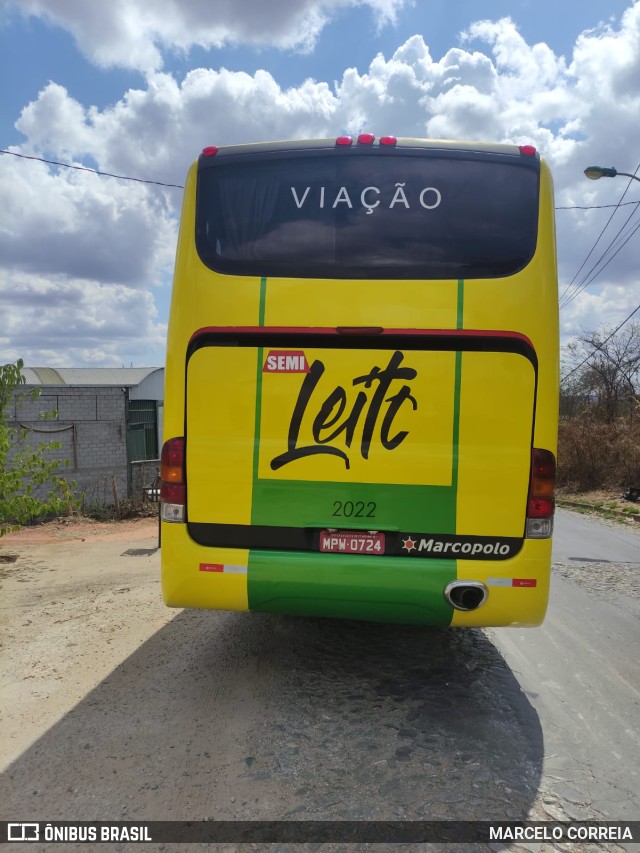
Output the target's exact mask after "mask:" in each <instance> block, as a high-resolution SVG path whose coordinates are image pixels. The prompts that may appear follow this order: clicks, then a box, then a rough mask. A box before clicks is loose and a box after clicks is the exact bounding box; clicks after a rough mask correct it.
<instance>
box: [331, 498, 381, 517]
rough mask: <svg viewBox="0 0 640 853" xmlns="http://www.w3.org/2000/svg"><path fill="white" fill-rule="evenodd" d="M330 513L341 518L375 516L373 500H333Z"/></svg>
mask: <svg viewBox="0 0 640 853" xmlns="http://www.w3.org/2000/svg"><path fill="white" fill-rule="evenodd" d="M331 515H332V516H336V517H341V518H375V517H376V505H375V503H374V502H373V501H369V503H365V502H364V501H334V502H333V512H332V513H331Z"/></svg>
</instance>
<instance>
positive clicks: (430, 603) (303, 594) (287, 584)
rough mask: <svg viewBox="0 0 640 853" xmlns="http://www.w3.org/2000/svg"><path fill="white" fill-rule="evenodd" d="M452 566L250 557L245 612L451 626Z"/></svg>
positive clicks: (437, 562) (446, 563)
mask: <svg viewBox="0 0 640 853" xmlns="http://www.w3.org/2000/svg"><path fill="white" fill-rule="evenodd" d="M455 577H456V566H455V561H453V560H425V559H417V558H414V559H412V558H410V557H404V558H403V557H367V556H351V555H343V554H299V553H295V554H291V553H286V552H283V551H278V552H269V553H267V552H263V551H252V552H251V553H250V554H249V571H248V578H249V586H248V594H249V609H250V610H255V611H260V612H262V613H281V614H285V613H287V614H293V615H299V616H328V617H336V618H342V619H365V620H370V621H374V622H396V623H404V624H415V625H442V626H444V625H449V624H450V623H451V618H452V614H453V610H452V608H451V607H450V606H449V604H447V602H446V600H445V598H444V594H443V591H444V588H445V587H446V585H447V584H448V583H449V582H450V581H452V580H454V579H455Z"/></svg>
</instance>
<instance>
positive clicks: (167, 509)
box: [160, 436, 186, 522]
mask: <svg viewBox="0 0 640 853" xmlns="http://www.w3.org/2000/svg"><path fill="white" fill-rule="evenodd" d="M160 476H161V478H162V483H161V486H160V500H161V501H162V520H163V521H172V522H183V521H184V505H185V501H186V490H185V484H184V437H183V436H180V437H178V438H170V439H169V440H168V441H165V443H164V445H163V447H162V454H161V456H160Z"/></svg>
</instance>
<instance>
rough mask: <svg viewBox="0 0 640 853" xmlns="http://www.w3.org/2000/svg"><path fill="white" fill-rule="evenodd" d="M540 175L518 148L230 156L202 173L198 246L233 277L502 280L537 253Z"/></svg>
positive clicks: (206, 258)
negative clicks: (510, 153) (495, 152)
mask: <svg viewBox="0 0 640 853" xmlns="http://www.w3.org/2000/svg"><path fill="white" fill-rule="evenodd" d="M538 183H539V164H538V162H537V160H534V159H530V158H527V159H526V160H522V159H519V158H517V157H507V156H503V157H499V156H498V157H494V158H487V157H485V156H479V155H476V156H475V157H474V156H473V155H466V156H464V157H461V156H459V155H458V156H451V155H448V156H447V155H444V154H442V153H441V152H438V153H437V155H434V154H422V153H421V154H420V155H415V154H414V153H413V152H412V153H411V154H410V155H408V156H407V155H404V156H398V155H396V154H395V152H394V154H392V155H391V156H390V155H389V154H387V153H385V154H384V155H383V154H378V153H372V154H370V155H366V156H363V155H360V154H358V153H357V152H354V153H350V152H349V153H348V154H346V156H344V155H340V156H338V155H336V153H335V152H329V153H325V152H313V154H312V155H310V154H309V152H306V156H302V155H301V154H296V155H289V156H287V157H286V158H285V157H282V156H278V157H275V158H272V159H271V158H264V159H260V160H258V159H251V160H249V159H248V158H246V159H240V158H238V159H237V160H231V158H230V159H229V161H228V162H225V161H224V160H223V159H222V158H221V159H220V160H219V161H218V162H215V164H214V163H211V166H207V167H204V168H201V170H200V173H199V177H198V193H197V211H196V245H197V249H198V253H199V255H200V257H201V259H202V261H203V262H204V263H205V264H206V265H207V266H209V267H210V268H212V269H214V270H217V271H219V272H222V273H226V274H230V275H257V276H267V277H270V276H276V277H282V276H287V277H299V278H345V279H348V278H356V279H460V278H465V279H471V278H496V277H501V276H507V275H512V274H513V273H515V272H517V271H518V270H520V269H522V268H523V267H524V266H526V264H527V263H528V262H529V261H530V260H531V258H532V256H533V254H534V252H535V248H536V236H537V225H538Z"/></svg>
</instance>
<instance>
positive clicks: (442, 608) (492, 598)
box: [161, 523, 551, 627]
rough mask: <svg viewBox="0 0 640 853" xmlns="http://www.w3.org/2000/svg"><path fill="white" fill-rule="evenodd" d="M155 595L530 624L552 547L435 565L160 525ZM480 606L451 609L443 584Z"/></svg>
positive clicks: (286, 608)
mask: <svg viewBox="0 0 640 853" xmlns="http://www.w3.org/2000/svg"><path fill="white" fill-rule="evenodd" d="M161 553H162V592H163V597H164V600H165V603H166V604H167V605H168V606H170V607H187V608H195V609H213V610H237V611H248V610H253V611H258V612H268V613H282V614H285V613H286V614H293V615H303V616H314V617H336V618H346V619H365V620H368V621H377V622H391V623H394V622H395V623H403V624H423V625H441V626H449V625H450V626H454V627H465V626H466V627H483V626H484V627H488V626H496V627H499V626H513V627H533V626H536V625H539V624H540V623H541V622H542V621H543V619H544V616H545V612H546V609H547V600H548V594H549V575H550V564H551V540H549V539H547V540H525V542H524V544H523V547H522V549H521V550H520V552H519V553H518V554H517V555H516V556H515V557H512V558H510V559H507V560H495V561H490V560H443V559H433V558H410V557H379V556H366V555H341V554H320V553H298V552H284V551H281V552H274V551H272V552H267V551H249V550H244V549H222V548H210V547H207V546H204V545H199V544H197V543H196V542H194V541H193V539H191V538H190V536H189V534H188V531H187V527H186V525H184V524H166V523H165V524H163V530H162V552H161ZM459 581H469V582H471V583H472V584H478V585H480V586H481V587H482V588H483V589H484V590H485V591H486V595H485V596H483V598H484V599H485V600H484V601H483V602H482V603H481V604H480V606H478V607H477V608H476V609H470V610H458V609H456V608H455V607H452V606H451V604H450V603H449V601H448V600H447V596H446V594H445V593H446V590H447V588H448V587H450V586H451V584H454V583H456V582H459Z"/></svg>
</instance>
